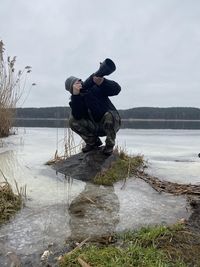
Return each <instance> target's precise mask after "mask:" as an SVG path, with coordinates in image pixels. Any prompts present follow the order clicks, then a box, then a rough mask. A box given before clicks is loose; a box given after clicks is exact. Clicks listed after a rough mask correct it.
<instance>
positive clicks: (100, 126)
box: [65, 75, 121, 155]
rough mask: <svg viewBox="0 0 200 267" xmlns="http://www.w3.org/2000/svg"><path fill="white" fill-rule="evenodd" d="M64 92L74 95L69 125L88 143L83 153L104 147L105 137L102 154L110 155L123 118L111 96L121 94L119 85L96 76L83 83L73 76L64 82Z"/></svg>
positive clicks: (71, 102)
mask: <svg viewBox="0 0 200 267" xmlns="http://www.w3.org/2000/svg"><path fill="white" fill-rule="evenodd" d="M65 89H66V90H67V91H69V92H70V93H71V101H70V103H69V105H70V107H71V117H70V120H69V126H70V128H71V129H72V130H73V131H74V132H76V133H77V134H78V135H80V136H81V137H82V139H83V140H84V141H85V143H86V146H85V147H84V148H83V149H82V151H83V152H84V153H86V152H89V151H91V150H93V149H95V148H97V147H99V146H101V145H102V142H101V139H100V138H99V137H101V136H106V140H105V144H106V145H105V147H104V149H103V153H104V154H105V155H111V154H112V152H113V147H114V145H115V139H116V133H117V131H118V130H119V128H120V116H119V113H118V112H117V110H116V108H115V106H114V105H113V104H112V102H111V101H110V99H109V96H114V95H117V94H119V92H120V91H121V87H120V86H119V84H118V83H116V82H115V81H111V80H108V79H106V78H104V77H97V76H93V75H91V76H90V77H89V78H88V79H87V80H86V81H85V82H84V83H83V82H82V80H81V79H79V78H76V77H74V76H71V77H69V78H68V79H67V80H66V81H65Z"/></svg>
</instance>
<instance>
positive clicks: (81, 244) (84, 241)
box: [66, 237, 90, 256]
mask: <svg viewBox="0 0 200 267" xmlns="http://www.w3.org/2000/svg"><path fill="white" fill-rule="evenodd" d="M89 239H90V237H87V238H86V239H85V240H83V241H82V242H81V243H80V244H78V246H77V247H75V248H74V249H73V250H71V251H70V252H68V253H67V254H66V256H69V255H71V254H73V253H74V252H76V251H77V250H78V249H80V248H81V247H82V246H83V245H84V244H85V243H86V242H87V241H88V240H89Z"/></svg>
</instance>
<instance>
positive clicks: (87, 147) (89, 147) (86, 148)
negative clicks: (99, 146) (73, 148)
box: [82, 144, 95, 153]
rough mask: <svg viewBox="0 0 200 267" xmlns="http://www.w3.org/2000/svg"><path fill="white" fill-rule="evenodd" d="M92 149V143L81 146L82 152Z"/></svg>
mask: <svg viewBox="0 0 200 267" xmlns="http://www.w3.org/2000/svg"><path fill="white" fill-rule="evenodd" d="M93 149H95V146H94V145H89V144H86V146H85V147H83V148H82V152H83V153H87V152H89V151H92V150H93Z"/></svg>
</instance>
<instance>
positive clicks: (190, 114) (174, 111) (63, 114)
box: [16, 107, 200, 120]
mask: <svg viewBox="0 0 200 267" xmlns="http://www.w3.org/2000/svg"><path fill="white" fill-rule="evenodd" d="M119 113H120V115H121V118H122V119H166V120H167V119H168V120H169V119H172V120H200V109H199V108H190V107H172V108H154V107H140V108H131V109H125V110H119ZM69 114H70V108H69V107H48V108H17V110H16V118H55V119H64V118H69Z"/></svg>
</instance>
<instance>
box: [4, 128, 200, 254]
mask: <svg viewBox="0 0 200 267" xmlns="http://www.w3.org/2000/svg"><path fill="white" fill-rule="evenodd" d="M199 135H200V131H181V130H174V131H173V130H134V129H122V130H120V131H119V133H118V134H117V143H118V145H119V146H120V147H125V149H126V150H127V151H128V152H129V153H131V154H138V153H139V154H144V156H145V158H146V159H148V161H149V165H150V168H149V172H151V173H153V174H154V175H157V176H158V177H164V178H167V179H169V178H170V179H172V180H178V181H184V182H192V181H194V182H198V181H199V176H198V174H199V170H200V160H199V158H197V154H198V152H200V151H197V144H199V143H200V142H199ZM74 137H75V140H76V142H77V143H79V141H80V138H79V137H78V136H77V135H75V136H74ZM103 140H104V138H103ZM56 150H58V153H59V154H60V155H62V154H63V152H64V129H55V128H26V129H25V130H24V129H22V128H21V129H19V134H18V135H13V136H10V137H9V138H6V139H4V140H3V147H2V143H1V145H0V152H1V153H0V169H1V170H2V171H3V173H4V174H5V176H6V177H7V178H8V179H11V182H13V179H16V180H17V182H18V184H19V186H21V185H25V184H26V185H27V195H28V198H29V201H27V204H26V207H25V208H24V209H23V210H22V211H21V212H20V213H18V214H17V216H16V217H15V219H14V220H13V221H11V223H9V224H7V225H5V226H4V227H2V228H1V229H0V236H1V237H5V238H4V239H5V240H7V241H6V242H7V243H5V246H6V247H7V248H8V249H9V248H15V249H19V250H20V251H21V252H22V251H23V252H26V253H29V252H31V251H33V250H34V249H36V248H37V247H38V248H39V247H41V246H45V245H46V242H47V243H48V242H51V241H53V240H57V241H58V242H62V241H64V239H65V238H66V235H69V233H70V229H69V224H68V222H69V215H68V211H67V207H68V205H69V203H71V201H72V200H73V199H74V198H75V197H76V196H77V195H78V194H79V193H80V192H82V191H83V189H84V188H85V183H83V182H81V181H76V180H74V181H73V183H71V182H68V181H66V180H65V179H64V177H63V176H62V175H61V174H56V173H55V171H53V170H52V169H51V167H49V166H46V165H44V163H45V162H47V161H48V160H50V159H52V158H53V157H54V154H55V151H56ZM0 177H1V174H0ZM120 188H121V185H120V183H117V184H116V185H115V193H116V194H117V196H118V198H119V201H120V223H119V225H118V229H119V230H123V229H125V228H129V227H136V226H138V225H140V223H142V224H146V223H162V222H174V220H176V219H177V218H180V217H182V216H184V215H186V213H185V209H184V207H185V204H186V203H185V199H184V198H182V197H178V198H177V197H173V196H170V195H165V194H161V195H159V194H157V193H156V192H155V191H154V190H152V188H150V187H149V186H148V185H147V184H145V183H143V182H142V181H138V180H135V181H134V180H133V181H127V184H126V187H125V189H123V190H121V189H120ZM61 233H66V235H65V234H61ZM31 242H32V243H31ZM29 247H30V248H29Z"/></svg>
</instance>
